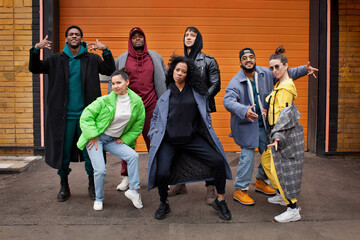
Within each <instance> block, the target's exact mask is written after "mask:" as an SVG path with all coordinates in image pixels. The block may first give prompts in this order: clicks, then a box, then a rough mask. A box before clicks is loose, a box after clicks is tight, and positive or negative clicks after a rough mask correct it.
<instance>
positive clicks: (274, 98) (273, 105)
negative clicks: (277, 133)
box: [266, 78, 297, 126]
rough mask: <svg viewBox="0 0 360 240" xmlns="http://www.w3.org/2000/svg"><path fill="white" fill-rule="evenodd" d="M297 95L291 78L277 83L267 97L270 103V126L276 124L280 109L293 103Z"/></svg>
mask: <svg viewBox="0 0 360 240" xmlns="http://www.w3.org/2000/svg"><path fill="white" fill-rule="evenodd" d="M296 97H297V93H296V87H295V84H294V82H293V80H292V79H291V78H289V79H287V80H285V81H283V82H281V83H280V82H277V83H276V84H275V87H274V90H273V91H272V92H271V93H270V95H269V96H267V97H266V102H267V103H268V104H269V109H268V121H269V124H270V126H271V125H274V124H276V122H277V120H278V118H279V115H280V111H281V110H283V109H284V108H286V107H287V106H290V105H292V103H293V101H294V100H295V99H296Z"/></svg>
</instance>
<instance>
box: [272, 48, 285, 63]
mask: <svg viewBox="0 0 360 240" xmlns="http://www.w3.org/2000/svg"><path fill="white" fill-rule="evenodd" d="M283 53H285V48H284V47H283V46H280V47H278V48H277V49H276V50H275V53H274V54H272V55H271V56H270V59H269V60H273V59H280V61H281V63H282V64H285V63H288V59H287V57H286V56H285V55H284V54H283Z"/></svg>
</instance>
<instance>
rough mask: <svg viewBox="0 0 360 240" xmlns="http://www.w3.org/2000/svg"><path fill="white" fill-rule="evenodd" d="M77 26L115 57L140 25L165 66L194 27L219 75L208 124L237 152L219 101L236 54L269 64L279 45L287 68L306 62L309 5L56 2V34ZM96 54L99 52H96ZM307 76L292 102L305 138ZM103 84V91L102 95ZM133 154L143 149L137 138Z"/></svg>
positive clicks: (232, 0) (299, 0)
mask: <svg viewBox="0 0 360 240" xmlns="http://www.w3.org/2000/svg"><path fill="white" fill-rule="evenodd" d="M72 24H74V25H78V26H80V27H81V28H82V30H83V32H84V40H85V41H86V42H91V41H94V40H96V38H98V39H99V41H101V42H102V43H104V44H106V45H108V46H109V48H110V49H111V51H112V52H113V54H114V57H115V58H116V57H118V56H119V55H120V54H121V53H123V52H125V51H126V50H127V41H128V33H129V31H130V29H131V28H132V27H135V26H139V27H141V28H142V29H143V30H144V31H145V34H146V38H147V44H148V48H149V49H150V50H155V51H157V52H158V53H159V54H160V55H162V56H163V58H164V61H165V64H167V62H168V60H169V57H170V56H171V55H172V54H173V53H174V52H175V53H176V54H178V55H183V41H182V39H183V34H184V30H185V28H186V27H187V26H196V27H197V28H198V29H199V30H200V32H201V33H202V35H203V39H204V48H203V52H205V53H206V54H208V55H212V56H214V57H215V58H216V60H217V61H218V63H219V65H220V71H221V81H222V85H221V91H220V93H219V94H218V95H217V96H216V104H217V109H218V112H216V113H214V114H212V118H213V125H214V128H215V131H216V133H217V134H218V136H219V138H220V140H221V142H222V143H223V145H224V148H225V150H226V151H239V149H240V148H239V147H238V146H237V145H236V144H235V143H234V141H233V139H232V138H229V137H228V135H229V133H230V123H229V121H230V114H229V113H228V112H227V111H226V110H225V108H224V107H223V104H222V99H223V96H224V93H225V88H226V86H227V84H228V83H229V81H230V79H231V78H232V77H233V76H234V75H235V74H236V73H237V72H238V71H239V69H240V65H239V58H238V55H239V50H240V49H242V48H244V47H252V48H253V49H254V51H255V53H256V56H257V65H258V66H268V58H269V56H270V54H272V53H273V52H274V51H275V49H276V47H278V46H279V45H283V46H284V47H285V49H286V51H287V56H288V58H289V65H290V67H294V66H298V65H303V64H306V63H307V60H308V55H309V53H308V50H309V48H308V45H309V2H308V0H295V1H286V0H281V1H270V0H269V1H257V0H254V1H248V0H246V1H244V0H237V1H236V0H222V1H209V0H197V1H193V0H183V1H160V0H157V1H156V0H149V1H142V0H131V1H129V0H122V1H115V0H102V1H97V0H95V1H86V0H77V1H73V0H63V1H60V36H62V39H61V40H62V41H61V43H60V44H61V45H60V46H63V44H64V39H65V37H64V32H65V30H66V28H67V27H68V26H70V25H72ZM99 54H100V53H99ZM307 80H308V79H307V77H303V78H301V79H299V80H297V81H296V87H297V90H298V95H299V97H298V99H297V100H296V101H295V103H296V104H297V105H298V107H299V110H300V112H301V113H302V118H301V121H300V122H301V123H302V125H303V126H304V130H305V141H306V136H307V104H308V102H307V99H308V91H307ZM105 92H106V91H105V86H104V93H105ZM137 150H138V151H145V150H146V147H145V144H144V142H143V140H142V138H139V140H138V145H137Z"/></svg>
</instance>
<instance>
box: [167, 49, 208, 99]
mask: <svg viewBox="0 0 360 240" xmlns="http://www.w3.org/2000/svg"><path fill="white" fill-rule="evenodd" d="M180 62H183V63H186V65H187V67H188V70H187V75H186V79H185V81H186V83H187V84H189V85H190V86H191V87H192V88H193V89H194V90H195V91H196V92H198V93H199V94H201V95H204V96H206V95H207V87H206V85H205V83H204V82H203V81H201V80H200V78H199V76H198V70H197V67H196V65H195V64H194V61H193V60H191V59H190V58H187V57H183V56H176V55H173V56H171V58H170V60H169V64H168V66H169V71H168V73H167V75H166V87H167V88H169V85H170V84H172V83H175V81H174V77H173V73H174V70H175V67H176V65H177V64H178V63H180Z"/></svg>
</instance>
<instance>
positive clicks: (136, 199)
mask: <svg viewBox="0 0 360 240" xmlns="http://www.w3.org/2000/svg"><path fill="white" fill-rule="evenodd" d="M125 196H126V197H127V198H128V199H130V200H131V201H132V203H133V204H134V206H135V207H136V208H137V209H140V208H143V204H142V202H141V196H140V193H138V194H134V193H132V192H131V191H130V189H129V190H127V191H126V192H125Z"/></svg>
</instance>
